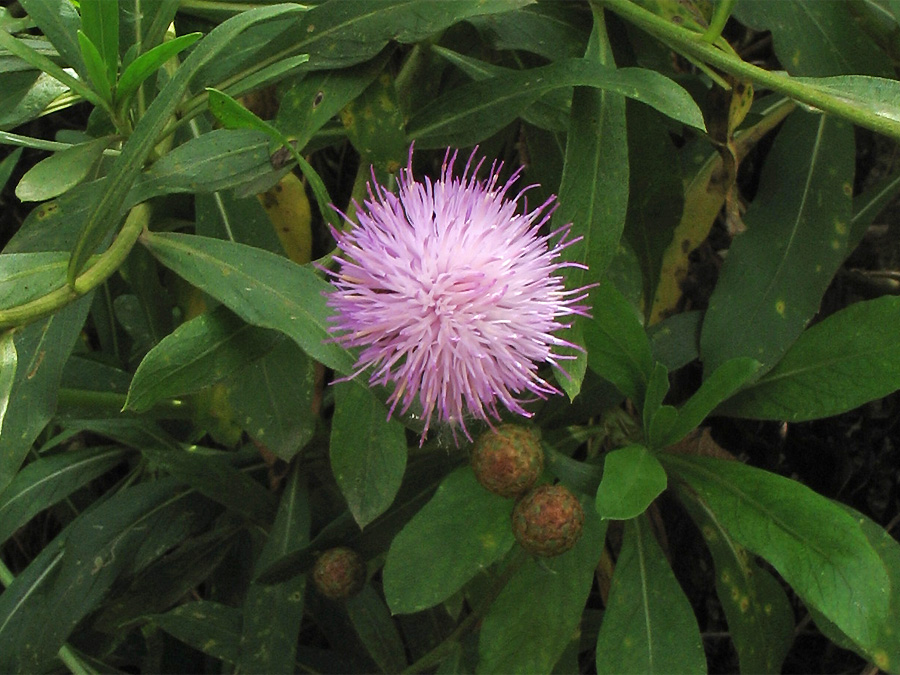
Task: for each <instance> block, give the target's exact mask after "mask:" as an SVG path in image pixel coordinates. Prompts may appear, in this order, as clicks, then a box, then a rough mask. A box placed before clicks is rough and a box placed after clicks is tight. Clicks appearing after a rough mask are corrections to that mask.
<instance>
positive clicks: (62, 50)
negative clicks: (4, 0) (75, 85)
mask: <svg viewBox="0 0 900 675" xmlns="http://www.w3.org/2000/svg"><path fill="white" fill-rule="evenodd" d="M19 4H21V5H22V7H24V8H25V11H26V12H28V16H29V17H30V18H31V19H33V20H34V22H35V23H36V24H37V26H38V28H40V29H41V32H42V33H43V34H44V35H46V36H47V39H48V40H50V42H51V43H52V44H53V46H54V47H56V51H58V52H59V54H60V56H62V58H63V59H64V60H65V62H66V63H67V64H68V65H70V66H72V67H73V68H74V69H75V70H76V71H78V73H80V74H81V75H82V76H87V72H86V71H85V68H84V62H83V61H82V60H81V49H80V47H79V46H78V36H77V33H78V29H79V28H81V18H80V17H79V16H78V12H77V11H75V6H74V5H73V4H72V2H71V0H22V1H21V2H20V3H19Z"/></svg>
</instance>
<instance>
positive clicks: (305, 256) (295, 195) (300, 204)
mask: <svg viewBox="0 0 900 675" xmlns="http://www.w3.org/2000/svg"><path fill="white" fill-rule="evenodd" d="M257 198H258V199H259V203H260V204H262V206H263V208H264V209H265V211H266V215H268V216H269V220H270V221H271V222H272V227H273V228H274V230H275V234H276V235H278V240H279V241H280V242H281V245H282V247H283V248H284V252H285V253H286V254H287V256H288V258H290V259H291V260H293V261H294V262H295V263H299V264H301V265H302V264H304V263H308V262H309V261H310V260H311V259H312V212H311V211H310V207H309V198H308V197H307V196H306V186H305V185H304V184H303V181H301V180H300V178H298V177H297V175H296V174H294V173H289V174H287V175H285V177H284V178H282V179H281V180H280V181H279V182H278V183H277V184H276V185H275V186H273V187H272V188H271V189H269V190H267V191H266V192H263V193H261V194H259V195H257Z"/></svg>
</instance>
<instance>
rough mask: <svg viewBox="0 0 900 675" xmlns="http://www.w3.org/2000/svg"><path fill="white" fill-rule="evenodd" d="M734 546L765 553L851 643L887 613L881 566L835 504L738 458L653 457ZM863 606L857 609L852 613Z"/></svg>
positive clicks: (863, 640)
mask: <svg viewBox="0 0 900 675" xmlns="http://www.w3.org/2000/svg"><path fill="white" fill-rule="evenodd" d="M659 459H660V461H661V462H662V463H663V465H664V466H665V467H666V468H667V469H668V472H669V477H670V480H676V479H677V480H680V481H683V482H685V483H686V484H687V485H688V486H689V487H690V489H691V490H693V491H694V492H695V493H696V494H697V496H698V498H700V499H702V500H703V501H704V502H705V503H706V504H707V505H708V509H709V512H710V513H713V514H715V517H716V519H717V520H718V522H719V523H721V525H722V527H724V528H725V529H726V530H727V531H728V532H729V533H730V535H731V536H732V537H733V538H734V540H735V541H737V542H738V543H739V544H740V545H741V546H744V547H745V548H747V549H748V550H750V551H751V552H753V553H755V554H757V555H759V556H761V557H763V558H765V559H766V560H767V561H768V562H769V563H771V565H772V566H773V567H774V568H775V569H776V570H777V571H778V573H779V574H781V576H782V577H783V578H784V580H785V581H787V582H788V583H789V584H790V585H791V586H792V587H793V589H794V591H796V592H797V594H798V595H799V596H800V597H801V598H802V599H803V600H804V602H806V603H807V604H808V605H810V606H811V607H813V608H815V609H817V610H819V611H820V612H822V613H823V614H824V615H825V616H826V617H827V618H828V619H829V620H830V621H832V622H834V623H835V624H836V625H837V626H838V627H839V628H840V629H841V630H843V631H844V632H845V633H847V635H848V636H850V637H851V639H853V640H854V641H855V642H857V643H858V644H860V645H864V646H866V647H869V646H871V645H873V644H874V642H875V641H876V639H877V636H878V634H879V633H880V631H881V628H882V626H883V625H884V623H885V621H886V619H887V614H888V603H889V598H890V580H889V578H888V575H887V572H886V570H885V567H884V564H883V563H882V561H881V559H880V558H879V557H878V554H877V553H876V552H875V550H874V548H873V547H872V545H871V544H870V543H869V541H868V539H867V538H866V536H865V534H864V533H863V531H862V530H861V527H860V523H859V522H858V521H857V520H855V519H853V518H852V517H850V516H849V515H848V514H847V513H846V512H845V511H844V510H843V509H841V507H840V506H838V505H837V504H834V503H833V502H831V501H829V500H827V499H825V498H824V497H821V496H819V495H817V494H816V493H815V492H813V491H812V490H810V489H809V488H807V487H805V486H803V485H801V484H800V483H797V482H796V481H792V480H790V479H788V478H784V477H782V476H778V475H775V474H771V473H768V472H766V471H762V470H760V469H754V468H752V467H749V466H746V465H744V464H741V463H740V462H735V461H729V460H721V459H712V458H708V457H688V456H679V455H674V454H661V455H659ZM861 607H865V611H864V612H863V611H860V608H861Z"/></svg>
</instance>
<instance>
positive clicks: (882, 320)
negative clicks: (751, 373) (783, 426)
mask: <svg viewBox="0 0 900 675" xmlns="http://www.w3.org/2000/svg"><path fill="white" fill-rule="evenodd" d="M898 321H900V298H898V297H895V296H885V297H881V298H877V299H875V300H868V301H863V302H858V303H855V304H853V305H850V306H849V307H846V308H845V309H842V310H841V311H839V312H837V313H835V314H833V315H831V316H830V317H828V318H827V319H825V320H824V321H822V322H820V323H817V324H816V325H814V326H813V327H811V328H809V329H807V330H806V331H805V332H804V333H803V334H802V335H801V336H800V338H799V339H798V340H797V342H795V343H794V345H793V346H792V347H791V348H790V349H789V350H788V352H787V354H785V355H784V358H783V359H781V361H779V363H778V365H776V366H775V368H773V369H772V370H770V371H769V372H768V373H767V374H766V375H765V376H764V377H763V378H761V379H760V380H759V381H758V382H756V383H754V384H753V385H751V386H750V387H748V388H747V389H745V390H743V391H741V392H739V393H738V394H737V395H736V396H734V397H733V398H731V399H729V400H728V401H726V402H725V403H724V404H722V405H721V406H720V407H719V408H718V409H717V411H716V412H717V413H721V414H725V415H732V416H735V417H750V418H753V419H776V420H790V421H792V422H799V421H802V420H810V419H818V418H821V417H830V416H831V415H837V414H838V413H842V412H845V411H847V410H852V409H853V408H856V407H858V406H860V405H862V404H864V403H867V402H868V401H872V400H874V399H877V398H881V397H882V396H887V395H888V394H890V393H891V392H894V391H896V390H897V389H900V335H898V332H897V325H898Z"/></svg>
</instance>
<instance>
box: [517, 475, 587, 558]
mask: <svg viewBox="0 0 900 675" xmlns="http://www.w3.org/2000/svg"><path fill="white" fill-rule="evenodd" d="M583 527H584V510H583V509H582V508H581V503H580V502H579V501H578V498H577V497H576V496H575V495H573V494H572V493H571V492H569V490H568V489H566V488H565V487H563V486H562V485H539V486H538V487H536V488H534V489H533V490H532V491H531V492H529V493H528V494H526V495H525V496H524V497H522V498H521V499H520V500H519V501H518V503H517V504H516V506H515V508H514V509H513V512H512V530H513V534H514V535H515V537H516V541H518V542H519V545H521V547H522V548H524V549H525V550H526V551H528V552H529V553H532V554H534V555H538V556H542V557H545V558H550V557H552V556H555V555H559V554H560V553H565V552H566V551H568V550H569V549H571V548H572V547H573V546H575V542H577V541H578V538H579V537H581V530H582V528H583Z"/></svg>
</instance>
